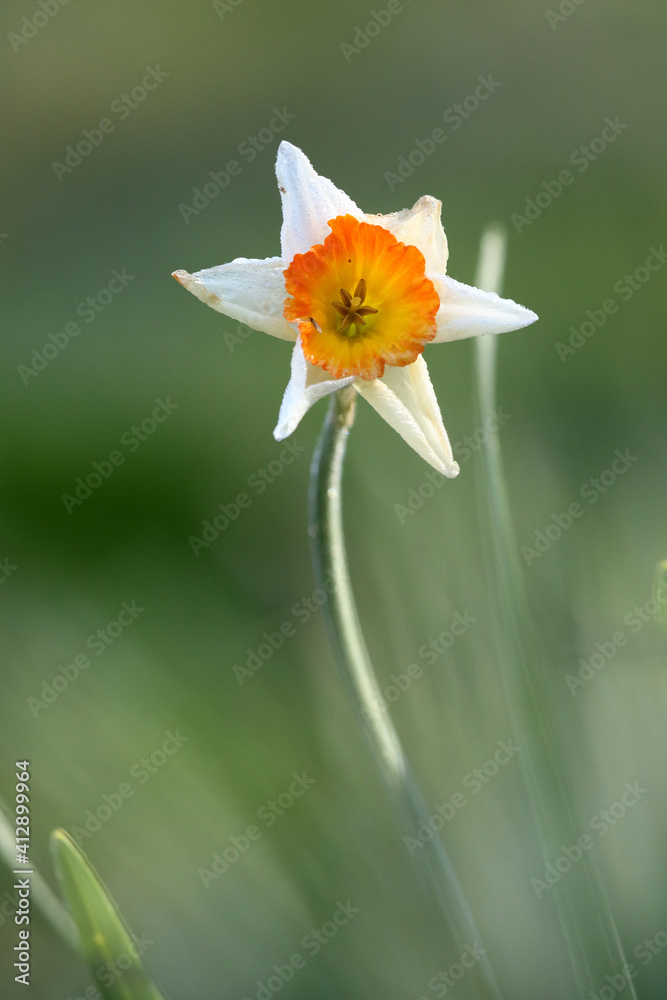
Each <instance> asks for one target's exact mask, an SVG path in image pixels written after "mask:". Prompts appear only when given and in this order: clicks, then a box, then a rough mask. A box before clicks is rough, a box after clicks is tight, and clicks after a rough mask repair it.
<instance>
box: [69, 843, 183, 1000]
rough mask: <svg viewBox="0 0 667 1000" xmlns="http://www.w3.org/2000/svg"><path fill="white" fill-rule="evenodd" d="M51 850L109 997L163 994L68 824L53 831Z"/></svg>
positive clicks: (134, 999) (146, 999) (143, 998)
mask: <svg viewBox="0 0 667 1000" xmlns="http://www.w3.org/2000/svg"><path fill="white" fill-rule="evenodd" d="M51 850H52V852H53V858H54V864H55V868H56V872H57V873H58V878H59V880H60V884H61V886H62V890H63V895H64V897H65V900H66V902H67V905H68V907H69V910H70V913H71V914H72V918H73V920H74V923H75V924H76V927H77V930H78V932H79V938H80V942H81V949H82V952H83V955H84V957H85V959H86V960H87V962H88V964H89V965H90V968H91V971H92V973H93V977H94V979H95V983H96V986H97V988H98V990H99V992H100V994H101V995H102V997H103V998H104V1000H163V997H162V995H161V993H160V992H159V991H158V990H157V989H156V987H155V986H154V985H153V983H152V982H151V980H150V979H149V977H148V976H147V974H146V972H145V971H144V968H143V966H142V964H141V960H140V957H139V952H140V951H141V949H142V947H143V946H142V945H141V942H140V939H138V938H136V937H135V936H134V935H133V934H132V933H131V932H130V931H129V930H128V929H127V927H126V926H125V924H124V922H123V919H122V917H121V915H120V913H119V912H118V909H117V907H116V904H115V903H114V901H113V899H112V898H111V896H110V895H109V892H108V890H107V889H106V888H105V886H104V885H103V883H102V881H101V880H100V878H99V876H98V875H97V873H96V871H95V869H94V868H93V866H92V865H91V864H90V862H89V861H88V859H87V858H86V856H85V854H84V853H83V852H82V851H81V850H80V849H79V848H78V847H77V846H76V844H75V843H74V841H73V840H72V838H71V837H70V836H69V834H68V833H66V832H65V830H54V831H53V833H52V834H51Z"/></svg>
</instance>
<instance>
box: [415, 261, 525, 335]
mask: <svg viewBox="0 0 667 1000" xmlns="http://www.w3.org/2000/svg"><path fill="white" fill-rule="evenodd" d="M429 278H430V279H431V281H432V282H433V284H434V285H435V290H436V292H437V293H438V295H439V296H440V309H439V311H438V314H437V316H436V323H437V324H438V332H437V333H436V335H435V339H434V340H432V341H431V343H432V344H442V343H445V342H446V341H448V340H463V339H464V338H465V337H478V336H480V335H481V334H484V333H507V332H508V331H510V330H520V329H521V328H522V327H524V326H529V325H530V324H531V323H534V322H535V320H536V319H537V318H538V317H537V316H536V315H535V313H534V312H532V311H531V310H530V309H526V308H524V306H520V305H519V304H518V303H516V302H513V301H512V299H501V298H500V296H499V295H496V293H495V292H482V291H481V290H480V289H479V288H474V287H473V286H472V285H464V284H462V282H460V281H455V280H454V278H449V277H447V276H446V275H444V274H436V275H433V274H429Z"/></svg>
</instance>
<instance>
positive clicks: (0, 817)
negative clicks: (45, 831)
mask: <svg viewBox="0 0 667 1000" xmlns="http://www.w3.org/2000/svg"><path fill="white" fill-rule="evenodd" d="M9 815H10V813H9V810H8V808H7V806H6V805H5V802H4V801H3V800H0V858H2V859H3V861H4V862H5V864H6V865H7V868H8V869H9V871H14V869H15V868H16V841H15V832H14V827H13V826H12V824H11V822H10V820H9ZM30 868H31V869H32V875H31V876H30V897H31V899H32V902H33V903H34V904H35V906H36V907H37V908H38V909H39V910H41V913H42V916H44V917H45V918H46V920H48V922H49V923H50V924H51V926H52V927H53V928H54V930H56V931H57V932H58V934H60V936H61V937H62V939H63V940H64V941H65V942H66V943H67V944H68V945H69V946H70V948H72V949H73V950H74V951H77V952H78V950H79V935H78V934H77V931H76V927H75V926H74V922H73V920H72V918H71V917H70V915H69V913H68V912H67V910H66V909H65V907H64V906H63V904H62V903H61V902H60V900H59V899H58V897H57V896H56V895H55V893H54V892H52V891H51V887H50V886H49V884H48V882H46V881H45V880H44V879H43V878H42V876H41V875H40V873H39V872H38V871H37V869H36V868H35V865H34V864H32V863H31V864H30Z"/></svg>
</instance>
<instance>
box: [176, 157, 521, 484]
mask: <svg viewBox="0 0 667 1000" xmlns="http://www.w3.org/2000/svg"><path fill="white" fill-rule="evenodd" d="M276 174H277V176H278V187H279V189H280V193H281V196H282V202H283V225H282V232H281V248H282V255H281V256H280V257H268V258H266V259H265V260H249V259H247V258H245V257H239V258H237V259H236V260H233V261H231V263H229V264H220V265H219V266H218V267H211V268H208V269H206V270H204V271H196V272H195V273H194V274H188V272H187V271H174V277H175V278H176V279H177V281H180V283H181V284H182V285H184V286H185V288H187V289H188V290H189V291H191V292H192V293H193V294H194V295H196V296H197V298H199V299H201V301H202V302H205V303H206V304H207V305H209V306H211V307H212V308H213V309H217V310H218V312H222V313H225V315H227V316H230V317H231V318H232V319H235V320H238V321H239V322H241V323H245V324H246V325H247V326H249V327H252V329H254V330H261V331H263V332H264V333H269V334H271V335H272V336H274V337H280V338H281V339H282V340H289V341H291V342H292V343H293V344H294V349H293V352H292V377H291V378H290V381H289V384H288V386H287V389H286V391H285V396H284V398H283V402H282V406H281V409H280V415H279V417H278V425H277V427H276V429H275V431H274V436H275V438H276V439H277V440H278V441H281V440H282V439H283V438H286V437H287V436H288V435H290V434H291V433H292V432H293V431H294V430H295V428H296V427H297V425H298V424H299V421H300V420H301V418H302V417H303V416H304V414H305V413H306V412H307V411H308V410H309V409H310V407H311V406H312V405H313V403H315V402H316V401H317V400H318V399H321V398H322V397H323V396H328V395H329V393H332V392H335V391H336V390H337V389H340V388H342V387H343V386H346V385H352V386H354V388H355V389H356V391H357V392H358V393H359V394H360V395H361V396H363V397H364V398H365V399H367V400H368V402H369V403H370V404H371V406H373V407H374V408H375V409H376V410H377V412H378V413H379V414H380V416H382V417H384V419H385V420H386V421H387V423H389V424H390V425H391V426H392V427H393V428H394V429H395V430H397V431H398V433H399V434H400V435H401V437H403V438H404V439H405V440H406V441H407V443H408V444H409V445H411V446H412V447H413V448H414V449H415V451H417V452H418V453H419V454H420V455H421V456H422V458H424V459H425V460H426V461H427V462H429V464H430V465H432V466H433V468H435V469H437V470H438V472H441V473H442V474H443V475H445V476H450V477H451V476H456V475H457V474H458V471H459V467H458V465H457V464H456V462H455V461H454V457H453V455H452V449H451V446H450V443H449V439H448V437H447V432H446V431H445V428H444V425H443V422H442V416H441V415H440V410H439V407H438V403H437V400H436V397H435V393H434V391H433V386H432V384H431V380H430V378H429V374H428V370H427V368H426V363H425V361H424V358H423V357H422V352H423V350H424V346H425V345H426V344H429V343H430V344H441V343H444V342H446V341H449V340H461V339H463V338H464V337H473V336H478V335H480V334H487V333H504V332H506V331H508V330H518V329H520V328H521V327H523V326H528V324H529V323H533V322H534V321H535V320H536V319H537V316H536V315H535V313H533V312H531V311H530V309H525V308H524V307H523V306H520V305H517V303H516V302H512V300H511V299H501V298H500V297H499V296H498V295H495V294H493V293H491V292H482V291H480V290H479V289H478V288H473V287H471V286H470V285H463V284H461V282H459V281H455V280H454V279H453V278H450V277H448V276H447V274H446V270H447V255H448V251H447V240H446V237H445V233H444V230H443V228H442V223H441V221H440V209H441V207H442V206H441V204H440V202H439V201H437V200H436V199H435V198H431V197H429V196H425V197H423V198H420V199H419V201H418V202H417V203H416V204H415V205H414V207H413V208H409V209H404V210H403V211H402V212H394V213H393V214H391V215H366V214H365V213H364V212H362V211H361V209H360V208H358V207H357V206H356V205H355V203H354V202H353V201H352V200H351V199H350V198H348V196H347V195H346V194H344V192H343V191H339V190H338V188H337V187H335V185H334V184H333V183H332V182H331V181H330V180H327V178H326V177H320V176H319V174H317V173H316V172H315V170H314V169H313V167H312V166H311V164H310V161H309V160H308V159H307V157H306V156H305V155H304V154H303V153H302V152H301V150H300V149H297V148H296V146H292V145H291V143H289V142H282V143H281V144H280V148H279V150H278V159H277V163H276Z"/></svg>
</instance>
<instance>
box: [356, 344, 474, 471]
mask: <svg viewBox="0 0 667 1000" xmlns="http://www.w3.org/2000/svg"><path fill="white" fill-rule="evenodd" d="M354 388H355V389H356V390H357V392H359V393H360V394H361V395H362V396H363V397H364V399H367V400H368V402H369V403H370V404H371V406H372V407H374V408H375V409H376V410H377V412H378V413H379V414H380V416H381V417H383V418H384V419H385V420H386V421H387V423H388V424H390V425H391V426H392V427H393V428H394V430H395V431H398V433H399V434H400V435H401V437H402V438H403V439H404V440H405V441H407V443H408V444H409V445H410V446H411V447H412V448H414V449H415V451H416V452H418V454H420V455H421V457H422V458H423V459H425V460H426V461H427V462H428V463H429V465H432V466H433V468H434V469H437V470H438V472H441V473H442V475H443V476H447V477H448V478H449V479H452V478H453V477H454V476H458V474H459V467H458V465H457V464H456V462H455V461H454V456H453V454H452V448H451V445H450V443H449V438H448V437H447V431H446V430H445V428H444V425H443V422H442V416H441V414H440V408H439V406H438V401H437V399H436V398H435V393H434V391H433V385H432V384H431V379H430V378H429V374H428V368H427V367H426V362H425V361H424V359H423V357H421V356H420V357H418V358H417V360H416V361H415V362H413V364H411V365H406V366H405V367H404V368H392V367H389V366H387V367H386V368H385V372H384V375H383V376H382V378H378V379H374V380H373V381H367V380H364V379H357V380H356V382H355V383H354Z"/></svg>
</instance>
